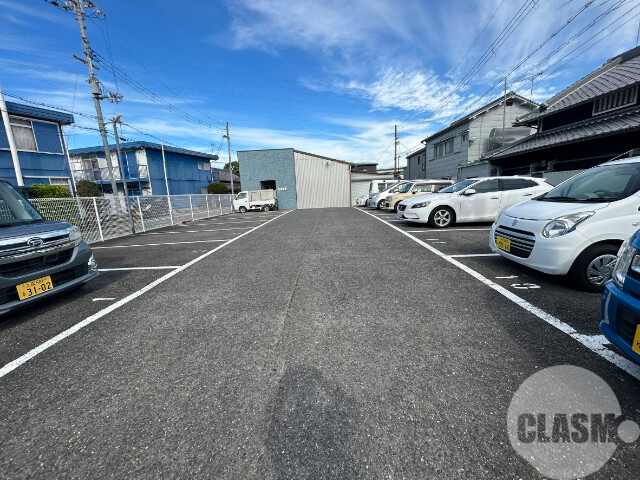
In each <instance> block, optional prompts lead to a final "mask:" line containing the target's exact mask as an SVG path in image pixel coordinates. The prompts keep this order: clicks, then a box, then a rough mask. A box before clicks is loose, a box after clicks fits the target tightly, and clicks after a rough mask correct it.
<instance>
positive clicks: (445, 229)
mask: <svg viewBox="0 0 640 480" xmlns="http://www.w3.org/2000/svg"><path fill="white" fill-rule="evenodd" d="M403 221H404V220H403ZM490 231H491V229H490V228H439V229H437V230H436V229H433V228H432V229H429V230H407V232H408V233H433V232H438V233H445V232H490Z"/></svg>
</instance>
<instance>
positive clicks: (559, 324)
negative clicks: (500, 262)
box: [363, 212, 640, 380]
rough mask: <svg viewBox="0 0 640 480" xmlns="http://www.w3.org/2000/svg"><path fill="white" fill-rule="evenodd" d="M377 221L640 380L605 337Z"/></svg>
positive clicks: (639, 373) (637, 370) (639, 370)
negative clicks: (587, 331)
mask: <svg viewBox="0 0 640 480" xmlns="http://www.w3.org/2000/svg"><path fill="white" fill-rule="evenodd" d="M363 213H365V214H367V215H369V216H371V217H374V218H376V216H375V215H371V214H370V213H368V212H363ZM376 219H377V220H379V221H381V222H382V223H384V224H386V225H388V226H389V227H391V228H393V229H394V230H397V231H398V232H400V233H401V234H403V235H405V236H406V237H408V238H410V239H411V240H413V241H414V242H416V243H418V244H420V245H422V246H423V247H424V248H426V249H427V250H429V251H430V252H431V253H434V254H435V255H437V256H439V257H440V258H442V259H444V260H446V261H447V262H449V263H451V264H452V265H454V266H456V267H458V268H459V269H460V270H462V271H464V272H466V273H468V274H469V275H471V276H472V277H473V278H475V279H476V280H478V281H480V282H482V283H484V284H485V285H487V286H488V287H490V288H492V289H493V290H495V291H496V292H498V293H500V294H501V295H503V296H504V297H506V298H508V299H509V300H511V301H512V302H513V303H515V304H516V305H519V306H520V307H522V308H523V309H525V310H526V311H527V312H529V313H532V314H533V315H535V316H536V317H538V318H539V319H541V320H543V321H545V322H547V323H548V324H549V325H551V326H552V327H555V328H557V329H558V330H560V331H561V332H562V333H565V334H566V335H568V336H570V337H571V338H573V339H574V340H576V341H578V342H579V343H581V344H582V345H584V346H585V347H587V348H588V349H589V350H591V351H592V352H594V353H596V354H598V355H600V356H601V357H602V358H605V359H606V360H608V361H609V362H611V363H613V364H614V365H615V366H617V367H618V368H620V369H622V370H624V371H625V372H627V373H628V374H629V375H631V376H633V377H635V378H636V379H638V380H640V365H636V364H635V363H633V362H632V361H631V360H628V359H627V358H624V357H623V356H621V355H619V354H617V353H615V352H613V351H612V350H609V349H608V348H607V347H606V345H608V344H609V341H608V340H607V339H606V338H605V337H604V336H603V335H584V334H581V333H578V332H577V331H576V329H574V328H573V327H572V326H571V325H569V324H567V323H564V322H563V321H562V320H559V319H558V318H556V317H554V316H553V315H551V314H549V313H547V312H545V311H544V310H541V309H540V308H538V307H536V306H535V305H533V304H531V303H529V302H527V301H526V300H525V299H523V298H521V297H519V296H518V295H516V294H515V293H513V292H510V291H509V290H507V289H506V288H504V287H502V286H501V285H498V284H497V283H495V282H494V281H492V280H489V279H488V278H487V277H485V276H484V275H482V274H480V273H478V272H476V271H475V270H473V269H472V268H469V267H467V266H466V265H465V264H463V263H460V262H459V261H458V260H456V259H455V258H452V257H451V255H445V254H444V253H442V252H441V251H440V250H438V249H437V248H435V247H433V246H431V245H429V244H428V243H426V242H423V241H422V240H419V239H418V238H416V237H414V236H413V235H410V234H409V233H407V232H405V231H404V230H402V229H400V228H398V227H396V226H395V225H391V224H390V223H388V222H385V221H384V220H382V219H380V218H376Z"/></svg>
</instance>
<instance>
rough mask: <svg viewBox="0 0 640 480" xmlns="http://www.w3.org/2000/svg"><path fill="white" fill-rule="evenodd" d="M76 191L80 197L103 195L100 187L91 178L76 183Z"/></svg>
mask: <svg viewBox="0 0 640 480" xmlns="http://www.w3.org/2000/svg"><path fill="white" fill-rule="evenodd" d="M76 193H77V194H78V196H79V197H101V196H102V192H101V191H100V187H99V186H98V185H96V184H95V183H93V182H91V181H89V180H80V181H79V182H78V183H76Z"/></svg>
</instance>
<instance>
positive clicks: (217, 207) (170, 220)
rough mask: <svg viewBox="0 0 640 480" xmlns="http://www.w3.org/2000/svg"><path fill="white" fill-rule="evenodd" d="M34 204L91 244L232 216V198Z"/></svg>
mask: <svg viewBox="0 0 640 480" xmlns="http://www.w3.org/2000/svg"><path fill="white" fill-rule="evenodd" d="M31 204H32V205H33V206H34V207H36V208H37V209H38V211H39V212H40V213H41V214H42V216H43V217H44V218H45V219H47V220H59V221H63V222H69V223H71V224H73V225H77V226H78V227H80V230H81V231H82V236H83V237H84V240H85V241H86V242H89V243H93V242H101V241H104V240H108V239H110V238H117V237H124V236H126V235H131V233H132V231H131V223H130V222H129V209H130V210H131V214H132V216H133V225H134V228H135V233H142V232H147V231H149V230H154V229H156V228H162V227H168V226H171V225H176V224H180V223H182V222H187V221H192V220H202V219H204V218H211V217H215V216H218V215H224V214H228V213H232V208H231V195H171V196H166V195H153V196H145V197H129V205H127V203H126V199H125V198H124V197H120V196H118V197H113V196H108V197H77V198H36V199H32V200H31Z"/></svg>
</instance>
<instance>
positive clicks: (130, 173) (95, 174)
mask: <svg viewBox="0 0 640 480" xmlns="http://www.w3.org/2000/svg"><path fill="white" fill-rule="evenodd" d="M124 176H125V178H126V179H127V181H128V182H129V181H131V182H137V181H139V180H148V179H149V169H148V167H147V166H146V165H131V166H129V165H126V166H125V167H124ZM73 178H74V179H75V180H76V182H79V181H80V180H89V181H91V182H110V181H111V174H110V173H109V169H108V168H107V167H103V168H88V169H83V170H74V171H73ZM113 178H114V180H116V181H122V175H121V174H120V167H119V166H118V165H114V166H113Z"/></svg>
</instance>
